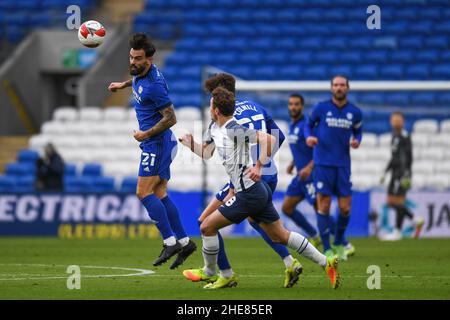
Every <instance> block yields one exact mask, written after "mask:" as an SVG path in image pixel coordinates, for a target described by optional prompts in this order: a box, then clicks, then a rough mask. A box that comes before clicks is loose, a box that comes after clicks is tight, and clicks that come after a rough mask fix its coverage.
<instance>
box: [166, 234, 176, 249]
mask: <svg viewBox="0 0 450 320" xmlns="http://www.w3.org/2000/svg"><path fill="white" fill-rule="evenodd" d="M163 243H164V244H165V245H166V246H169V247H171V246H174V245H175V244H176V243H177V239H175V237H174V236H170V237H168V238H167V239H164V240H163Z"/></svg>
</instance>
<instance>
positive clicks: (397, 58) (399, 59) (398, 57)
mask: <svg viewBox="0 0 450 320" xmlns="http://www.w3.org/2000/svg"><path fill="white" fill-rule="evenodd" d="M413 59H414V51H412V50H400V51H394V52H392V53H391V56H390V61H391V62H394V63H411V62H412V61H413Z"/></svg>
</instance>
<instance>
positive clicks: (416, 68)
mask: <svg viewBox="0 0 450 320" xmlns="http://www.w3.org/2000/svg"><path fill="white" fill-rule="evenodd" d="M429 74H430V67H429V65H427V64H414V65H411V66H408V67H407V68H406V77H407V79H411V80H424V79H427V78H428V77H429Z"/></svg>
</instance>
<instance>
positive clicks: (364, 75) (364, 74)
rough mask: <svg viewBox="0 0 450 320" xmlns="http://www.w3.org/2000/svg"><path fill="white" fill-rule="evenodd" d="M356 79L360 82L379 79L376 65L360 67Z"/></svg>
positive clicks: (357, 69)
mask: <svg viewBox="0 0 450 320" xmlns="http://www.w3.org/2000/svg"><path fill="white" fill-rule="evenodd" d="M354 77H355V79H358V80H375V79H377V78H378V67H377V66H376V65H374V64H370V65H360V66H358V67H356V70H355V73H354Z"/></svg>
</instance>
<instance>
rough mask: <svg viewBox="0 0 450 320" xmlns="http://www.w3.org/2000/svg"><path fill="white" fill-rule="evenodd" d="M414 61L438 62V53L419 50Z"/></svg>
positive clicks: (436, 51)
mask: <svg viewBox="0 0 450 320" xmlns="http://www.w3.org/2000/svg"><path fill="white" fill-rule="evenodd" d="M416 60H417V61H419V62H437V61H438V60H439V51H438V50H425V51H423V50H421V51H419V52H417V53H416Z"/></svg>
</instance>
